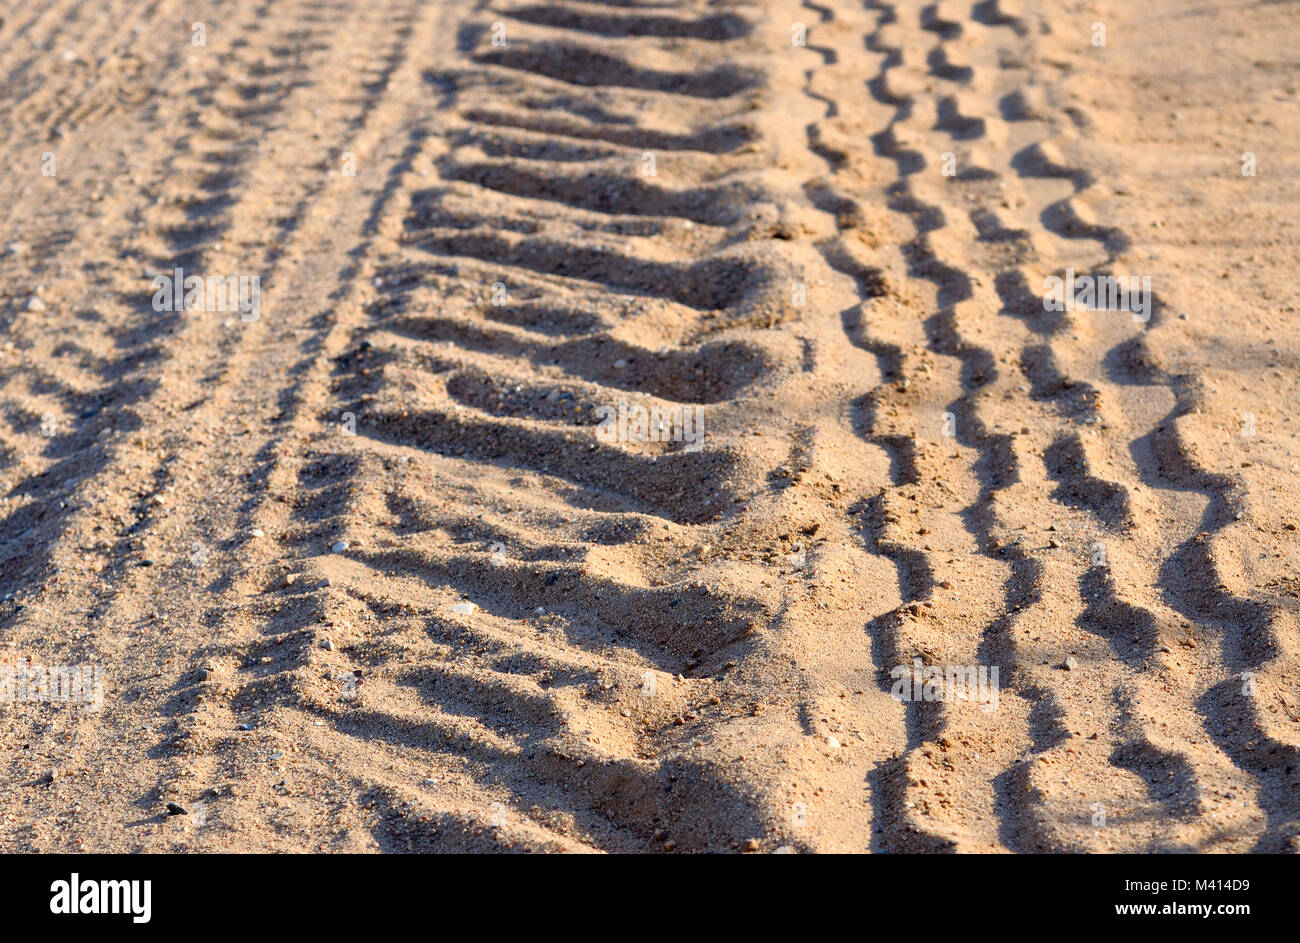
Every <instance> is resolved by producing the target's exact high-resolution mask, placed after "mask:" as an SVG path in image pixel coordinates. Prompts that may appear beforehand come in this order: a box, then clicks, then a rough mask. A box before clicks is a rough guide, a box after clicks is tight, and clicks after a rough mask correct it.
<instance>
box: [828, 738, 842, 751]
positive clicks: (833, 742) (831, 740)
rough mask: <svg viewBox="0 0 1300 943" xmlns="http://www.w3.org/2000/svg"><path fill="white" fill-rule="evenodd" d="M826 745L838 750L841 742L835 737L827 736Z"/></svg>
mask: <svg viewBox="0 0 1300 943" xmlns="http://www.w3.org/2000/svg"><path fill="white" fill-rule="evenodd" d="M826 745H827V746H828V747H830V748H831V749H832V750H837V749H839V746H840V742H839V741H838V740H836V739H835V738H834V737H830V736H828V737H827V738H826Z"/></svg>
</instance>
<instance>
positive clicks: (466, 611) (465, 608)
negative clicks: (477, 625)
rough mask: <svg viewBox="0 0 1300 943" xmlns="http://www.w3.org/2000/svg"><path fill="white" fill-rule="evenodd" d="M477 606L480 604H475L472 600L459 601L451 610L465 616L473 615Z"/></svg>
mask: <svg viewBox="0 0 1300 943" xmlns="http://www.w3.org/2000/svg"><path fill="white" fill-rule="evenodd" d="M477 608H478V606H476V605H474V604H473V603H472V602H458V603H456V605H454V606H452V607H451V611H452V612H459V613H460V614H461V615H463V616H468V615H472V614H473V612H474V610H475V609H477Z"/></svg>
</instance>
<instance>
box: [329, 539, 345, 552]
mask: <svg viewBox="0 0 1300 943" xmlns="http://www.w3.org/2000/svg"><path fill="white" fill-rule="evenodd" d="M330 549H331V550H333V551H334V552H335V553H342V552H343V551H344V550H346V549H348V542H347V541H346V540H340V541H337V542H336V543H335V544H334V546H333V547H331V548H330Z"/></svg>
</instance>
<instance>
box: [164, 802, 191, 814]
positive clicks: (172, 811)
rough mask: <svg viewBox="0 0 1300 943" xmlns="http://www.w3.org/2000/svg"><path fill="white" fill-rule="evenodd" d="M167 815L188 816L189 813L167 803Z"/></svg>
mask: <svg viewBox="0 0 1300 943" xmlns="http://www.w3.org/2000/svg"><path fill="white" fill-rule="evenodd" d="M167 814H168V815H189V812H187V811H185V809H184V808H183V807H182V806H179V805H177V804H176V803H174V802H169V803H167Z"/></svg>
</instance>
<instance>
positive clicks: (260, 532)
mask: <svg viewBox="0 0 1300 943" xmlns="http://www.w3.org/2000/svg"><path fill="white" fill-rule="evenodd" d="M248 536H250V537H265V536H266V533H265V532H264V531H263V530H262V528H260V527H254V528H253V529H252V530H250V531H249V532H248Z"/></svg>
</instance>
